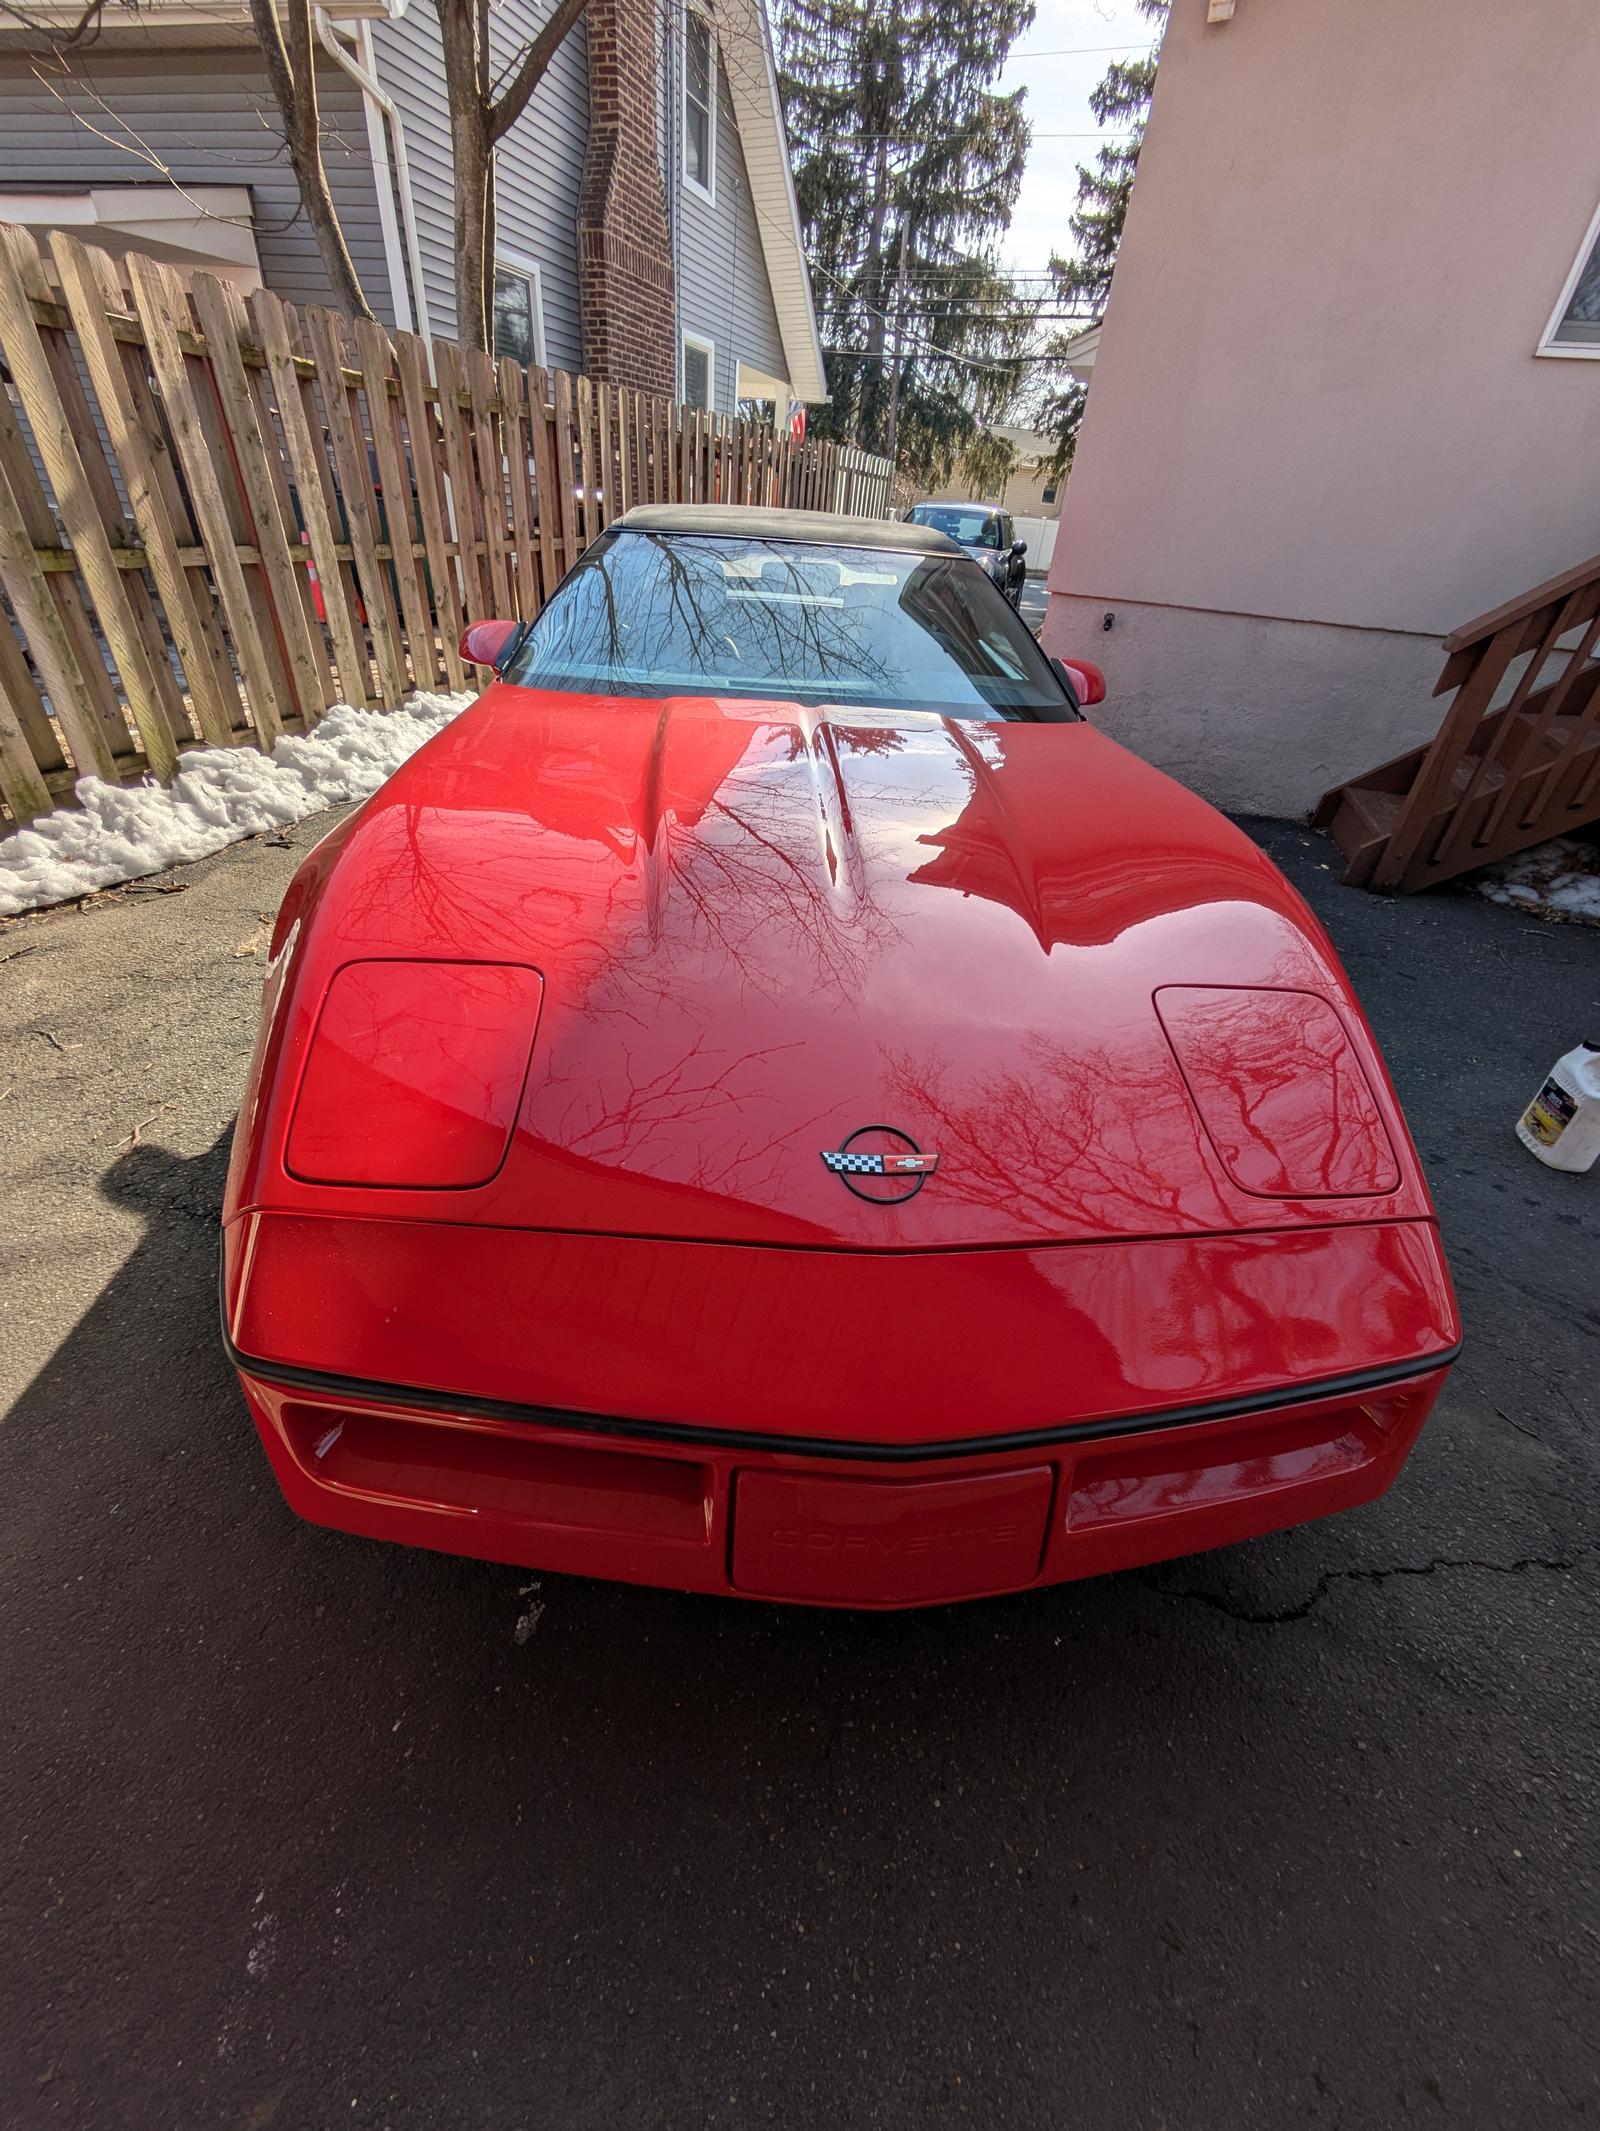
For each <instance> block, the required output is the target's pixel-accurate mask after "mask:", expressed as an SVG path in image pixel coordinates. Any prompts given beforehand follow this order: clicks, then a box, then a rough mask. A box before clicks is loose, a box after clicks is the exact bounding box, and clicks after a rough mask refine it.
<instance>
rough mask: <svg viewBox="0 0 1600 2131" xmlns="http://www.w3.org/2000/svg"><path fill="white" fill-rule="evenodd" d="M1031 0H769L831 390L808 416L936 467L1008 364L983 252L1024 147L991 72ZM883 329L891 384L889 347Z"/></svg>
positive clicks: (1016, 109)
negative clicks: (776, 2)
mask: <svg viewBox="0 0 1600 2131" xmlns="http://www.w3.org/2000/svg"><path fill="white" fill-rule="evenodd" d="M1032 20H1033V0H783V9H782V14H781V17H780V21H779V38H780V55H781V66H782V80H783V97H784V105H785V111H786V116H787V120H788V127H789V142H790V151H791V156H792V159H793V164H794V177H795V192H796V195H797V197H798V200H799V205H800V216H801V221H802V225H803V227H804V231H805V239H806V248H807V251H808V253H809V255H810V259H811V263H812V287H813V291H814V294H815V298H816V304H817V316H818V324H819V325H820V327H821V330H822V341H823V346H824V348H825V349H826V350H827V351H828V352H827V363H828V387H829V391H830V393H831V394H832V399H831V403H830V404H829V405H828V406H826V407H823V408H819V409H818V410H817V412H816V419H815V425H814V426H815V430H816V433H817V434H819V435H822V436H831V437H838V438H845V439H849V440H851V441H854V442H856V443H860V444H862V445H864V446H865V447H866V448H867V449H868V450H869V451H884V450H885V449H887V448H888V445H889V440H890V435H891V431H892V432H893V434H894V440H895V457H896V459H897V461H898V463H899V465H900V467H901V468H902V470H903V471H904V472H905V473H907V474H908V475H910V476H912V477H913V478H918V479H923V480H933V479H943V478H946V477H947V476H948V473H949V470H950V467H951V466H952V464H953V463H954V460H955V457H956V454H957V452H958V451H959V449H960V448H961V446H962V444H963V443H964V442H965V441H966V440H967V438H969V437H970V436H971V435H972V433H973V431H974V428H975V426H976V423H977V421H978V420H980V419H992V418H994V417H997V416H998V415H999V414H1000V412H1001V411H1002V410H1003V408H1004V406H1005V404H1006V402H1007V401H1008V400H1009V399H1010V398H1011V397H1012V396H1013V394H1014V392H1015V390H1016V386H1017V382H1018V379H1019V377H1020V376H1021V374H1022V371H1023V367H1024V360H1025V353H1026V348H1027V343H1028V340H1029V337H1030V330H1031V321H1032V316H1033V309H1032V308H1031V307H1029V306H1021V305H1018V303H1017V302H1016V300H1015V298H1014V296H1013V294H1012V291H1011V286H1010V283H1009V281H1008V280H1007V279H1006V278H1005V276H1004V275H1002V274H1001V273H1000V271H999V269H998V266H997V263H996V249H995V248H996V245H997V243H998V241H999V239H1000V237H1001V235H1002V233H1003V232H1004V230H1005V228H1006V226H1007V224H1008V223H1009V222H1010V219H1011V210H1012V208H1013V206H1014V205H1015V202H1016V198H1017V191H1018V188H1019V187H1020V185H1021V183H1022V171H1023V165H1024V162H1025V160H1026V157H1027V152H1028V138H1029V126H1028V121H1027V118H1026V117H1025V115H1024V113H1023V108H1022V104H1023V94H1024V92H1023V91H1022V90H1020V89H1018V90H1015V91H1013V92H1012V93H1011V94H1009V95H1000V94H998V93H996V91H995V89H994V86H993V85H994V83H995V82H996V80H997V79H998V77H999V74H1000V71H1001V69H1002V67H1003V66H1004V64H1005V60H1006V55H1007V54H1008V53H1009V51H1010V49H1011V46H1012V44H1013V43H1014V42H1015V40H1016V39H1017V37H1018V36H1020V35H1021V33H1022V32H1023V31H1024V30H1026V29H1027V28H1028V26H1029V24H1030V23H1031V22H1032ZM897 339H898V343H899V347H900V353H901V360H900V363H899V365H898V372H899V391H898V396H896V393H895V388H894V379H895V372H896V367H897V366H896V364H895V361H894V353H895V347H896V342H897Z"/></svg>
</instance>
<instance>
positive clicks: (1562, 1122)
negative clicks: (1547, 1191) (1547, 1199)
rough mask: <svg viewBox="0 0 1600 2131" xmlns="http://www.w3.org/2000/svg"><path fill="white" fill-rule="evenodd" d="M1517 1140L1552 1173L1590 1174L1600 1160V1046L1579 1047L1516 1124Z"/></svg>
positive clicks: (1552, 1072)
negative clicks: (1559, 1171)
mask: <svg viewBox="0 0 1600 2131" xmlns="http://www.w3.org/2000/svg"><path fill="white" fill-rule="evenodd" d="M1517 1137H1518V1139H1519V1140H1521V1142H1522V1144H1523V1146H1524V1147H1526V1148H1527V1150H1528V1152H1529V1153H1530V1154H1536V1155H1537V1156H1538V1157H1539V1159H1540V1161H1541V1162H1547V1163H1548V1164H1549V1165H1550V1167H1551V1168H1552V1169H1575V1170H1576V1169H1589V1168H1592V1167H1593V1165H1594V1160H1595V1157H1596V1155H1600V1043H1580V1044H1579V1045H1578V1047H1577V1049H1576V1050H1573V1051H1568V1053H1567V1054H1566V1056H1565V1057H1564V1058H1558V1059H1557V1060H1556V1062H1555V1064H1554V1065H1553V1066H1552V1067H1551V1068H1550V1076H1549V1078H1548V1079H1547V1080H1546V1082H1545V1084H1544V1086H1543V1087H1542V1088H1541V1089H1540V1090H1539V1092H1538V1094H1537V1095H1536V1096H1535V1097H1534V1098H1533V1101H1532V1102H1531V1103H1529V1105H1528V1107H1527V1109H1526V1110H1524V1111H1523V1113H1522V1115H1521V1117H1520V1118H1519V1119H1518V1120H1517Z"/></svg>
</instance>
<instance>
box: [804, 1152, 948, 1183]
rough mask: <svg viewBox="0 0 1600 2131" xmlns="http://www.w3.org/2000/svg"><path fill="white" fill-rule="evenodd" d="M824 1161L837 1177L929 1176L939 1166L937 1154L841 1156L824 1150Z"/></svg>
mask: <svg viewBox="0 0 1600 2131" xmlns="http://www.w3.org/2000/svg"><path fill="white" fill-rule="evenodd" d="M822 1159H823V1161H824V1162H825V1163H826V1164H827V1165H828V1167H829V1168H830V1169H831V1170H832V1171H833V1173H834V1175H835V1176H929V1175H931V1174H932V1172H933V1171H934V1170H935V1169H937V1168H938V1166H939V1157H938V1156H937V1155H936V1154H839V1153H835V1152H833V1151H831V1150H829V1149H824V1151H823V1156H822Z"/></svg>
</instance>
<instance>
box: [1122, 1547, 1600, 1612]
mask: <svg viewBox="0 0 1600 2131" xmlns="http://www.w3.org/2000/svg"><path fill="white" fill-rule="evenodd" d="M1593 1551H1594V1549H1593V1548H1592V1547H1580V1548H1579V1549H1578V1550H1577V1554H1576V1555H1574V1556H1573V1557H1572V1559H1570V1560H1566V1559H1557V1558H1555V1557H1553V1556H1550V1555H1545V1554H1523V1555H1520V1556H1519V1557H1518V1558H1517V1559H1516V1560H1515V1561H1477V1560H1473V1559H1470V1558H1462V1557H1459V1556H1456V1555H1450V1554H1438V1555H1435V1557H1434V1559H1433V1560H1432V1561H1423V1562H1396V1563H1394V1564H1393V1565H1392V1566H1391V1567H1388V1568H1377V1569H1328V1570H1325V1571H1324V1573H1323V1574H1322V1575H1321V1576H1319V1577H1318V1578H1317V1580H1316V1582H1315V1583H1314V1584H1313V1585H1312V1587H1311V1589H1310V1590H1309V1591H1308V1592H1307V1594H1306V1596H1305V1597H1304V1598H1302V1599H1301V1600H1300V1602H1299V1604H1298V1605H1293V1606H1285V1607H1284V1608H1283V1609H1282V1610H1281V1611H1279V1612H1274V1613H1255V1612H1251V1611H1250V1610H1249V1609H1248V1608H1247V1607H1244V1606H1239V1605H1235V1604H1234V1602H1233V1600H1232V1599H1230V1598H1228V1597H1226V1596H1225V1595H1224V1594H1223V1593H1222V1592H1220V1591H1201V1590H1193V1589H1190V1590H1181V1591H1168V1590H1163V1589H1162V1588H1161V1586H1160V1585H1159V1584H1154V1583H1150V1584H1148V1588H1149V1589H1150V1590H1152V1591H1154V1592H1155V1593H1156V1595H1157V1597H1159V1598H1170V1599H1177V1600H1182V1601H1185V1602H1187V1603H1193V1604H1198V1605H1202V1606H1209V1607H1210V1608H1211V1609H1212V1611H1213V1612H1216V1613H1221V1614H1224V1615H1226V1617H1227V1618H1228V1619H1229V1620H1235V1621H1239V1622H1242V1623H1243V1625H1244V1626H1246V1627H1249V1628H1281V1627H1285V1626H1287V1625H1289V1624H1290V1623H1291V1622H1294V1621H1297V1620H1304V1619H1306V1617H1307V1616H1308V1615H1309V1614H1310V1613H1312V1612H1313V1611H1315V1609H1316V1607H1317V1606H1319V1605H1320V1604H1321V1603H1322V1601H1323V1599H1324V1598H1326V1597H1327V1595H1328V1593H1329V1592H1330V1591H1331V1590H1332V1589H1333V1587H1334V1585H1335V1584H1340V1583H1387V1582H1388V1581H1389V1580H1390V1579H1391V1577H1396V1576H1435V1575H1437V1574H1438V1573H1439V1571H1440V1570H1441V1569H1481V1570H1482V1571H1483V1572H1484V1573H1485V1574H1486V1575H1490V1576H1522V1575H1525V1574H1527V1572H1528V1571H1529V1570H1533V1569H1540V1570H1547V1571H1554V1572H1555V1573H1557V1574H1560V1575H1566V1574H1570V1573H1571V1572H1572V1571H1573V1570H1574V1569H1576V1567H1577V1566H1578V1560H1579V1558H1580V1557H1581V1556H1582V1555H1584V1554H1588V1553H1592V1552H1593Z"/></svg>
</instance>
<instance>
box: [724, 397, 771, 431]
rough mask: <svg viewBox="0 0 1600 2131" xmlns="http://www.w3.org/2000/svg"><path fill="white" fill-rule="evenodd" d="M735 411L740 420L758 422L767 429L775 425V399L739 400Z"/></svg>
mask: <svg viewBox="0 0 1600 2131" xmlns="http://www.w3.org/2000/svg"><path fill="white" fill-rule="evenodd" d="M735 411H736V412H737V414H738V417H739V419H740V421H741V422H760V423H762V424H764V425H765V427H766V428H768V429H775V428H776V427H777V424H778V403H777V401H776V400H750V399H745V400H741V401H740V402H739V405H738V407H737V409H736V410H735Z"/></svg>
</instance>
